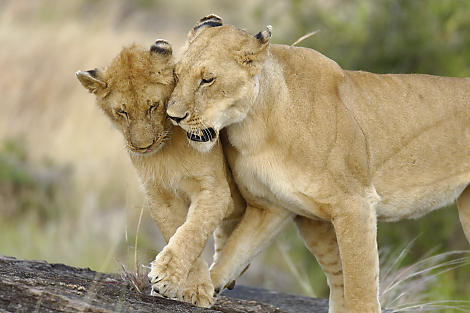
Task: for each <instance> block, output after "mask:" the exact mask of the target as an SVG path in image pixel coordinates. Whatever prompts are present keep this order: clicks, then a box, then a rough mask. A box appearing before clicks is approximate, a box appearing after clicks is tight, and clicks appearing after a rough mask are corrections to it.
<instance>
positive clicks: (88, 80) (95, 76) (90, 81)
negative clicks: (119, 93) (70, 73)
mask: <svg viewBox="0 0 470 313" xmlns="http://www.w3.org/2000/svg"><path fill="white" fill-rule="evenodd" d="M75 75H76V76H77V78H78V80H79V81H80V82H81V83H82V85H83V86H84V87H85V88H86V89H88V91H89V92H91V93H94V94H96V93H97V92H98V91H101V90H104V89H106V88H107V87H108V84H107V83H106V82H104V81H103V80H102V79H101V78H100V77H101V76H102V75H101V72H100V71H99V70H98V69H94V70H89V71H86V72H82V71H77V72H75Z"/></svg>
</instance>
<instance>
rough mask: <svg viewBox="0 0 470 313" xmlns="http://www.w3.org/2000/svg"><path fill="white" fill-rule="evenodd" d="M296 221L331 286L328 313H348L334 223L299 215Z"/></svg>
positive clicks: (306, 243) (300, 232)
mask: <svg viewBox="0 0 470 313" xmlns="http://www.w3.org/2000/svg"><path fill="white" fill-rule="evenodd" d="M295 223H296V225H297V227H298V229H299V234H300V236H301V237H302V238H303V240H304V242H305V246H306V247H307V248H308V250H310V252H311V253H312V254H313V255H314V256H315V258H316V259H317V261H318V263H319V264H320V266H321V268H322V270H323V272H324V273H325V276H326V279H327V282H328V286H329V287H330V301H329V309H328V313H348V309H347V307H346V302H345V299H344V281H343V268H342V266H341V258H340V255H339V248H338V242H337V241H336V233H335V230H334V228H333V224H331V223H330V222H327V221H321V220H312V219H309V218H306V217H302V216H297V217H296V218H295Z"/></svg>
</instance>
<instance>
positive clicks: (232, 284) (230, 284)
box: [225, 280, 235, 290]
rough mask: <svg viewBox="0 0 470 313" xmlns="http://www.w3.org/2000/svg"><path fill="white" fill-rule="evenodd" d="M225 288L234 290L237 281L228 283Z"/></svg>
mask: <svg viewBox="0 0 470 313" xmlns="http://www.w3.org/2000/svg"><path fill="white" fill-rule="evenodd" d="M225 288H227V289H228V290H232V289H233V288H235V281H234V280H232V281H231V282H230V283H228V284H227V285H226V286H225Z"/></svg>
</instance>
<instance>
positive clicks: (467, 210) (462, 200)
mask: <svg viewBox="0 0 470 313" xmlns="http://www.w3.org/2000/svg"><path fill="white" fill-rule="evenodd" d="M457 208H458V210H459V218H460V224H462V228H463V232H464V234H465V237H467V241H468V243H470V186H467V187H466V188H465V190H464V191H463V192H462V193H461V194H460V196H459V197H458V199H457Z"/></svg>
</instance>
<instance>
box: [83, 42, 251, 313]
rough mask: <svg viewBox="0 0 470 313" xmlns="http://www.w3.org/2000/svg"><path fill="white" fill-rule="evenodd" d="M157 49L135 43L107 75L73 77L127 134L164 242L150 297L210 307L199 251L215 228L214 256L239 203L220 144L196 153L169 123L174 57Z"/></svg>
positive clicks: (164, 47)
mask: <svg viewBox="0 0 470 313" xmlns="http://www.w3.org/2000/svg"><path fill="white" fill-rule="evenodd" d="M157 44H158V45H159V46H157V47H155V48H154V52H150V51H149V50H146V49H143V48H140V47H138V46H135V45H134V46H131V47H129V48H125V49H123V50H122V52H121V53H120V54H119V55H118V56H117V57H116V58H115V59H114V60H113V61H112V62H111V64H110V65H109V66H108V67H107V68H106V69H105V70H104V71H102V72H101V71H98V70H96V71H95V72H92V73H91V74H93V75H91V74H90V73H89V72H78V73H77V76H78V78H79V80H80V81H81V82H82V84H83V85H84V86H85V87H87V88H88V89H89V90H90V91H91V92H93V93H95V95H96V99H97V103H98V105H99V106H100V107H101V108H102V109H103V110H104V111H105V112H106V114H107V115H108V117H109V118H110V119H111V120H112V121H113V123H114V125H115V126H116V128H117V129H119V130H120V131H121V132H122V134H123V135H124V138H125V141H126V144H127V147H128V150H129V154H130V157H131V160H132V162H133V164H134V166H135V168H136V170H137V172H138V175H139V177H140V179H141V181H142V183H143V186H144V189H145V193H146V196H147V200H148V205H149V208H150V211H151V215H152V217H153V219H154V221H155V222H156V224H157V226H158V228H159V229H160V231H161V232H162V234H163V237H164V238H165V240H166V241H167V242H168V245H167V246H166V247H165V248H164V249H163V250H162V251H161V252H160V253H159V254H158V256H157V257H156V259H155V261H153V262H152V268H151V272H150V274H149V278H150V279H151V280H152V287H153V290H152V292H153V293H159V294H161V295H163V296H166V297H170V298H177V299H179V300H183V301H186V302H190V303H193V304H195V305H199V306H204V307H209V306H210V305H211V304H212V303H213V293H214V288H213V285H212V283H211V280H210V276H209V269H208V266H207V264H206V263H205V262H204V261H203V260H202V258H201V257H200V254H201V252H202V250H203V248H204V246H205V244H206V242H207V239H208V237H209V236H210V235H211V234H212V233H213V232H214V230H215V229H216V227H217V226H219V225H220V226H219V228H218V230H217V232H216V240H215V250H216V254H215V259H217V258H218V255H220V252H221V250H222V248H223V246H224V244H225V241H226V240H227V237H228V236H229V235H230V233H231V232H232V230H233V228H234V225H235V224H236V223H237V222H238V220H239V219H240V215H241V214H242V213H243V209H244V202H243V199H241V197H240V195H239V193H238V190H237V189H236V187H235V185H234V183H232V178H231V174H230V172H229V170H228V168H227V167H226V162H225V159H224V156H223V152H222V149H221V146H220V145H217V146H216V147H215V149H213V150H211V151H210V152H208V153H200V152H197V151H195V150H194V149H192V148H191V147H190V146H189V144H188V140H187V138H186V134H185V132H184V131H183V130H182V129H180V128H179V127H175V126H173V125H172V124H171V123H170V122H169V120H168V119H167V118H166V111H165V107H166V103H167V100H168V98H169V96H170V93H171V91H172V90H173V87H174V80H173V59H172V57H171V48H170V47H169V45H168V44H167V43H165V42H160V43H159V42H158V41H157ZM93 76H95V77H93ZM152 106H156V107H152ZM123 112H126V113H123ZM126 114H127V117H126Z"/></svg>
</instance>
